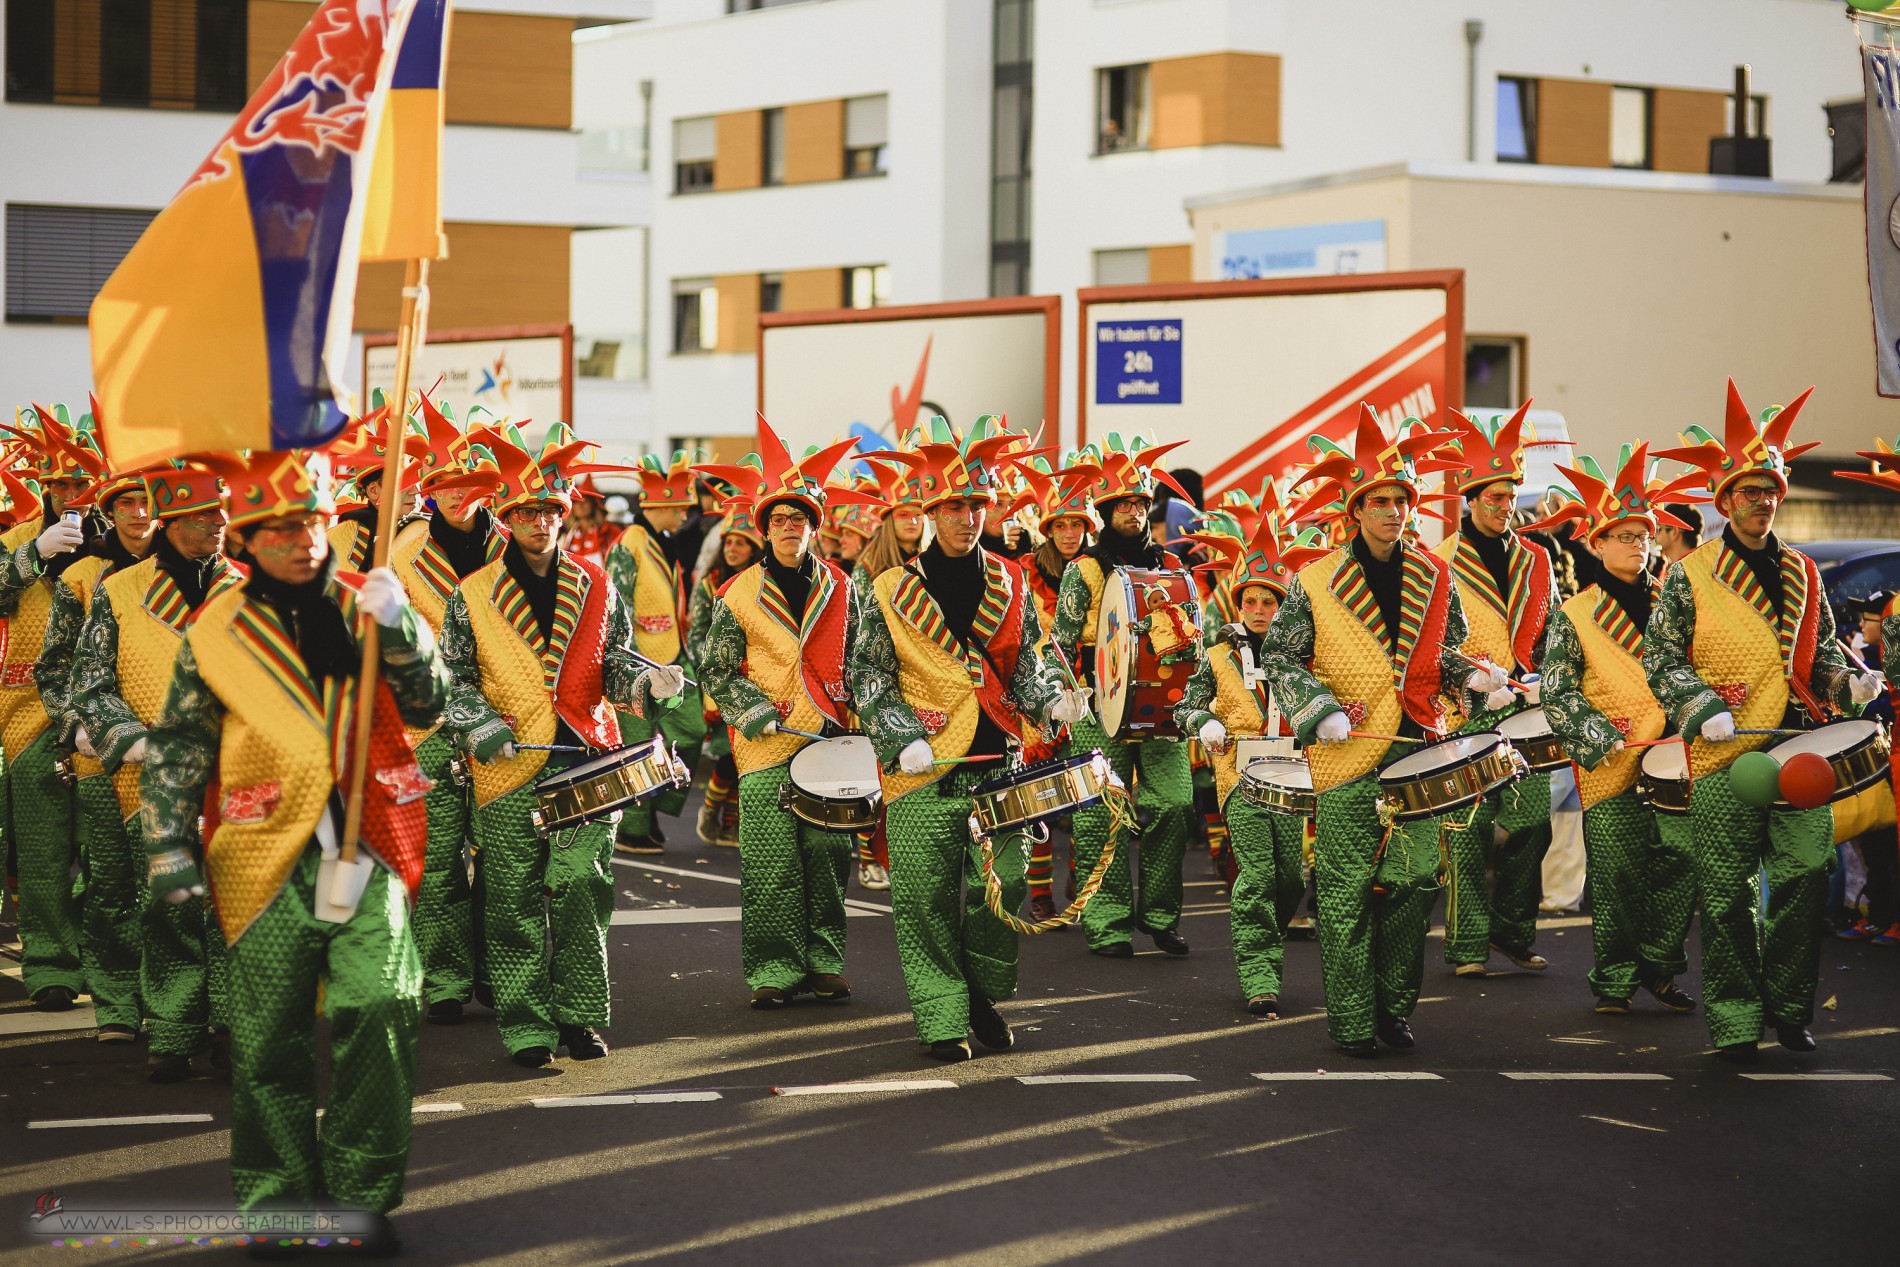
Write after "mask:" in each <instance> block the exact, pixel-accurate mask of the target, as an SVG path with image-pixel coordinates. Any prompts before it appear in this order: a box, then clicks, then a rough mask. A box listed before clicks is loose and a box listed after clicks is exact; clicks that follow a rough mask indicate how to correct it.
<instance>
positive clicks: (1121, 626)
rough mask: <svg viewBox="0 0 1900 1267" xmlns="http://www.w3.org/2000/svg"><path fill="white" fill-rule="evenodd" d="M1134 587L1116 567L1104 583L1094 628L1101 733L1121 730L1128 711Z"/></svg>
mask: <svg viewBox="0 0 1900 1267" xmlns="http://www.w3.org/2000/svg"><path fill="white" fill-rule="evenodd" d="M1137 618H1138V617H1137V615H1136V612H1135V587H1134V586H1133V585H1131V584H1130V583H1129V580H1128V574H1127V573H1126V572H1125V571H1123V570H1121V569H1120V568H1117V569H1116V570H1115V571H1113V572H1110V573H1109V574H1108V575H1107V576H1106V577H1105V578H1103V582H1102V611H1101V615H1100V616H1099V617H1098V618H1097V620H1096V625H1095V697H1096V699H1097V700H1098V701H1100V703H1101V716H1102V732H1103V733H1104V734H1109V735H1112V734H1114V733H1115V732H1116V731H1118V730H1120V729H1121V725H1122V714H1123V713H1124V712H1126V711H1127V708H1128V694H1129V686H1130V682H1129V679H1130V678H1132V677H1133V676H1134V672H1135V630H1134V624H1135V621H1136V619H1137Z"/></svg>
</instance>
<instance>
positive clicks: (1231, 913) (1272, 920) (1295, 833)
mask: <svg viewBox="0 0 1900 1267" xmlns="http://www.w3.org/2000/svg"><path fill="white" fill-rule="evenodd" d="M1227 828H1228V832H1229V833H1230V838H1231V839H1232V841H1233V848H1234V861H1235V863H1236V864H1237V865H1238V867H1239V874H1238V875H1236V876H1235V878H1234V888H1233V894H1232V896H1231V897H1230V898H1229V899H1228V920H1229V924H1230V926H1231V928H1232V930H1233V940H1234V967H1235V969H1236V970H1237V971H1238V972H1239V974H1240V990H1241V993H1242V994H1243V995H1245V996H1246V997H1247V998H1250V999H1251V998H1255V997H1257V996H1259V995H1262V994H1272V995H1278V994H1279V993H1280V970H1281V968H1282V966H1283V965H1284V963H1285V961H1286V940H1285V936H1284V933H1285V929H1286V926H1287V921H1289V920H1291V919H1292V918H1293V917H1294V916H1295V915H1297V914H1299V910H1300V899H1301V898H1303V897H1305V896H1306V877H1305V875H1304V874H1303V872H1302V870H1301V867H1300V851H1301V847H1302V846H1303V844H1304V843H1305V838H1306V820H1305V819H1301V818H1294V817H1292V816H1291V815H1288V814H1269V813H1268V812H1267V811H1266V810H1264V809H1261V808H1260V807H1259V806H1257V805H1252V804H1249V803H1248V802H1247V800H1246V799H1245V798H1243V797H1240V796H1233V795H1230V796H1229V797H1228V798H1227Z"/></svg>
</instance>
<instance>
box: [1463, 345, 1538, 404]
mask: <svg viewBox="0 0 1900 1267" xmlns="http://www.w3.org/2000/svg"><path fill="white" fill-rule="evenodd" d="M1480 347H1488V348H1504V349H1507V350H1508V353H1509V356H1508V358H1507V362H1506V363H1507V364H1508V365H1509V367H1510V368H1509V371H1508V377H1507V379H1506V382H1505V385H1504V386H1505V391H1504V392H1503V397H1504V399H1503V400H1502V401H1500V402H1499V403H1496V404H1490V403H1484V402H1479V401H1476V400H1474V399H1473V398H1472V397H1473V393H1472V390H1471V354H1472V352H1473V351H1474V350H1475V349H1477V348H1480ZM1464 375H1465V380H1464V389H1465V391H1464V395H1465V407H1466V408H1467V409H1515V408H1517V407H1518V405H1520V404H1521V403H1523V401H1524V399H1525V398H1526V396H1527V395H1528V393H1527V392H1526V391H1525V386H1526V384H1528V383H1529V382H1530V340H1529V338H1528V337H1527V336H1525V335H1521V334H1467V335H1465V353H1464Z"/></svg>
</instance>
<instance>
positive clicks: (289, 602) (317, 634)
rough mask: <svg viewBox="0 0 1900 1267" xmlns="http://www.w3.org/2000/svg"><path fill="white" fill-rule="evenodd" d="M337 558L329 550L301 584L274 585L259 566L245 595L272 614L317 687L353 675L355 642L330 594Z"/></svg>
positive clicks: (333, 552) (276, 580)
mask: <svg viewBox="0 0 1900 1267" xmlns="http://www.w3.org/2000/svg"><path fill="white" fill-rule="evenodd" d="M337 564H338V560H337V557H336V552H335V551H334V550H333V551H331V552H330V553H329V554H327V555H325V556H324V558H323V564H322V566H321V567H319V568H318V569H317V574H316V575H315V576H314V577H312V578H311V579H309V580H307V581H304V582H303V583H302V584H292V583H291V582H289V581H280V580H278V579H277V578H275V577H273V576H272V575H271V574H270V573H268V572H266V571H265V570H264V569H263V568H261V567H254V568H252V569H251V575H250V579H248V580H247V581H245V582H244V589H245V592H246V593H248V594H249V595H250V596H251V597H252V598H255V599H257V600H258V601H259V602H261V603H264V604H265V605H267V606H268V607H270V608H271V610H272V611H274V612H275V613H276V614H277V618H278V619H279V620H280V621H282V622H283V624H284V628H285V629H286V630H288V631H289V632H290V639H291V641H292V642H294V643H295V644H296V645H297V654H298V656H299V657H300V658H301V659H302V660H303V664H304V669H305V671H307V672H308V673H309V674H310V680H311V681H312V682H315V683H316V684H317V687H318V688H319V689H321V688H322V686H323V684H324V682H326V681H327V680H329V679H330V678H333V677H334V678H353V677H355V676H356V673H357V669H358V667H359V666H358V664H357V647H356V638H355V636H354V635H352V634H351V632H350V627H349V626H348V625H347V624H345V623H344V621H343V609H342V608H341V607H339V606H337V601H336V599H335V597H334V596H332V595H331V593H330V583H331V582H332V581H333V580H335V579H336V571H337Z"/></svg>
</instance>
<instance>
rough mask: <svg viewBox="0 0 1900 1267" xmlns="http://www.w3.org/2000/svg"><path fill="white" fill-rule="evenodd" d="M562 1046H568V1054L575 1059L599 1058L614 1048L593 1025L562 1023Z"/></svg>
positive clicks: (560, 1027)
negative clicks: (609, 1045)
mask: <svg viewBox="0 0 1900 1267" xmlns="http://www.w3.org/2000/svg"><path fill="white" fill-rule="evenodd" d="M558 1028H559V1029H560V1031H561V1046H563V1047H565V1048H567V1054H568V1055H569V1056H572V1057H573V1058H574V1059H575V1060H599V1059H600V1058H601V1057H602V1056H605V1055H606V1054H607V1053H608V1052H609V1051H611V1050H612V1049H611V1048H610V1047H608V1046H607V1040H606V1039H604V1038H602V1037H601V1036H600V1031H599V1030H597V1029H595V1028H594V1027H593V1026H591V1025H562V1026H559V1027H558Z"/></svg>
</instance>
